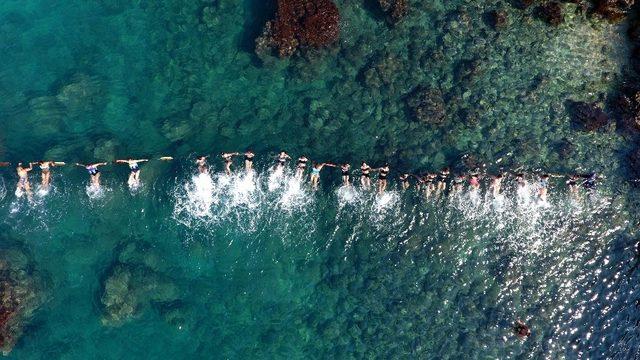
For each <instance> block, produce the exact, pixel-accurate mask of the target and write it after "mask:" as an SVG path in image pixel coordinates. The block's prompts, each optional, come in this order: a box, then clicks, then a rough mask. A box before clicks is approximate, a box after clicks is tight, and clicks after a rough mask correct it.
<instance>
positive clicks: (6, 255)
mask: <svg viewBox="0 0 640 360" xmlns="http://www.w3.org/2000/svg"><path fill="white" fill-rule="evenodd" d="M0 294H2V296H1V297H0V350H2V353H3V354H5V355H6V354H8V353H9V352H11V349H13V347H14V345H15V344H16V342H17V341H18V339H19V338H20V336H22V333H23V331H24V327H25V325H26V324H27V323H28V321H29V319H30V318H31V317H32V315H33V313H34V311H35V310H36V309H37V308H38V307H39V306H40V305H41V304H42V302H43V300H44V298H43V295H42V285H41V279H40V276H39V275H38V274H37V273H36V272H34V271H33V269H32V265H31V264H30V262H29V259H28V258H27V255H26V254H25V253H24V252H22V251H20V250H17V249H10V250H6V249H3V250H0Z"/></svg>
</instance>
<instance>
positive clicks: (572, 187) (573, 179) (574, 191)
mask: <svg viewBox="0 0 640 360" xmlns="http://www.w3.org/2000/svg"><path fill="white" fill-rule="evenodd" d="M578 179H580V176H578V175H571V176H569V179H568V180H567V181H566V184H567V186H568V187H569V193H571V195H572V196H574V197H576V196H577V195H578Z"/></svg>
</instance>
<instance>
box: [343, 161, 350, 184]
mask: <svg viewBox="0 0 640 360" xmlns="http://www.w3.org/2000/svg"><path fill="white" fill-rule="evenodd" d="M349 170H351V165H349V164H342V165H340V172H341V173H342V185H344V186H349V185H351V176H350V175H349Z"/></svg>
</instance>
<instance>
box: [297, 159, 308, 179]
mask: <svg viewBox="0 0 640 360" xmlns="http://www.w3.org/2000/svg"><path fill="white" fill-rule="evenodd" d="M308 162H309V159H307V157H306V156H300V157H299V158H298V164H297V165H296V179H300V180H302V177H303V176H304V171H305V169H306V168H307V163H308Z"/></svg>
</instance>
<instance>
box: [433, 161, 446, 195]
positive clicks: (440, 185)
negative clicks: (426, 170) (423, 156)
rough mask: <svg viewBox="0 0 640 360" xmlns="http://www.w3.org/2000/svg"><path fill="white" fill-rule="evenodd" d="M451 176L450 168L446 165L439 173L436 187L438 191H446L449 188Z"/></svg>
mask: <svg viewBox="0 0 640 360" xmlns="http://www.w3.org/2000/svg"><path fill="white" fill-rule="evenodd" d="M448 177H449V168H448V167H445V168H443V169H442V170H440V172H439V173H438V181H437V185H436V188H437V190H438V192H440V193H441V192H444V191H445V190H447V178H448Z"/></svg>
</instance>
